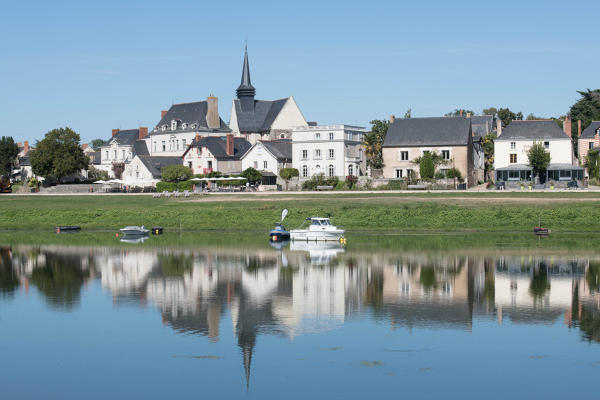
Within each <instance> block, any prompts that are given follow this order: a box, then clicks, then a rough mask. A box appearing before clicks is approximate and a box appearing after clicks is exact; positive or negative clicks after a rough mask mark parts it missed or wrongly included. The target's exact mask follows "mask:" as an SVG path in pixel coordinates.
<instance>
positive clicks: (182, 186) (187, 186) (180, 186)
mask: <svg viewBox="0 0 600 400" xmlns="http://www.w3.org/2000/svg"><path fill="white" fill-rule="evenodd" d="M192 186H194V182H192V181H181V182H179V183H177V190H179V191H180V192H183V191H184V190H189V191H191V190H192Z"/></svg>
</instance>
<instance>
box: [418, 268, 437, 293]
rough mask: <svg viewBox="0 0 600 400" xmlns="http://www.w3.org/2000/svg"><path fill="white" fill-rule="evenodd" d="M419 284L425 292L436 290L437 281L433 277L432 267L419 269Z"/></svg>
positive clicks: (433, 269)
mask: <svg viewBox="0 0 600 400" xmlns="http://www.w3.org/2000/svg"><path fill="white" fill-rule="evenodd" d="M419 282H420V283H421V286H423V289H425V291H427V292H430V291H432V290H434V289H436V288H437V279H436V277H435V268H434V267H433V266H429V265H428V266H423V267H421V274H420V276H419Z"/></svg>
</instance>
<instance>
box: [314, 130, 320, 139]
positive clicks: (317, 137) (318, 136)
mask: <svg viewBox="0 0 600 400" xmlns="http://www.w3.org/2000/svg"><path fill="white" fill-rule="evenodd" d="M315 139H317V140H320V139H321V134H320V133H319V132H317V133H315Z"/></svg>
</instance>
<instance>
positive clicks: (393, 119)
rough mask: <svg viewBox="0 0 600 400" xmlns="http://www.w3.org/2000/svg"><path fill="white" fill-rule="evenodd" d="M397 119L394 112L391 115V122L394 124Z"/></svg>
mask: <svg viewBox="0 0 600 400" xmlns="http://www.w3.org/2000/svg"><path fill="white" fill-rule="evenodd" d="M395 120H396V116H395V115H394V114H392V115H390V124H393V123H394V121H395Z"/></svg>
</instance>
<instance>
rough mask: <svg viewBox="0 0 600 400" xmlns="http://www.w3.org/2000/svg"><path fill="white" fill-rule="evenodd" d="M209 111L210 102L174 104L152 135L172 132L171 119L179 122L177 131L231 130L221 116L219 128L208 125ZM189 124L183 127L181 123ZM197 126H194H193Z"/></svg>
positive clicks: (225, 131)
mask: <svg viewBox="0 0 600 400" xmlns="http://www.w3.org/2000/svg"><path fill="white" fill-rule="evenodd" d="M207 111H208V102H207V101H206V100H204V101H197V102H194V103H181V104H173V105H172V106H171V108H169V111H167V113H166V114H165V116H164V117H162V118H161V120H160V121H159V122H158V124H157V125H156V127H155V128H154V129H153V130H152V132H150V134H151V135H153V134H154V135H158V134H161V133H163V134H164V133H171V132H174V131H171V121H173V120H176V121H177V122H178V126H179V127H178V128H177V130H176V132H195V131H210V132H220V131H222V132H224V133H227V132H231V130H230V129H229V127H228V126H227V124H226V123H225V122H223V120H222V119H221V117H220V116H219V121H220V127H219V128H218V129H211V128H209V127H208V123H207V122H206V112H207ZM184 123H185V124H187V127H186V128H185V129H183V128H181V124H184ZM163 125H166V126H167V129H166V130H165V132H163V131H162V130H161V127H162V126H163ZM193 125H195V126H196V127H195V128H193V127H192V126H193Z"/></svg>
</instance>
